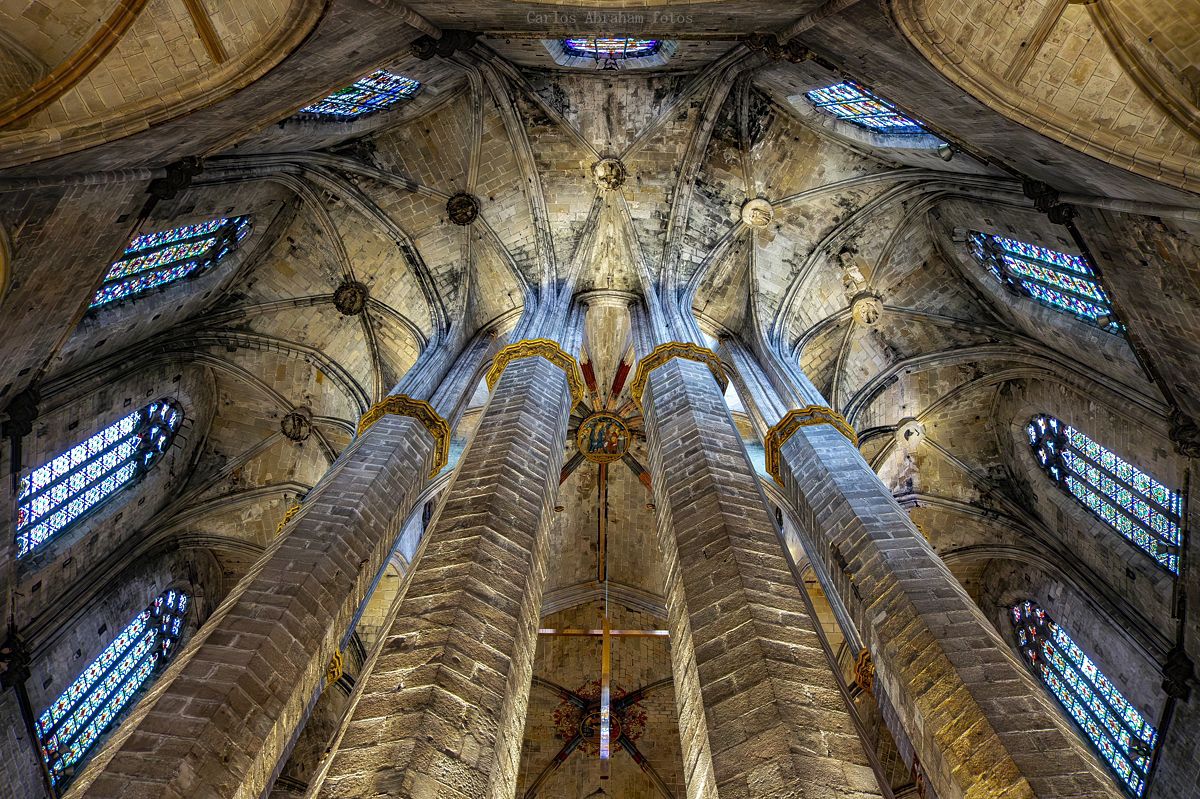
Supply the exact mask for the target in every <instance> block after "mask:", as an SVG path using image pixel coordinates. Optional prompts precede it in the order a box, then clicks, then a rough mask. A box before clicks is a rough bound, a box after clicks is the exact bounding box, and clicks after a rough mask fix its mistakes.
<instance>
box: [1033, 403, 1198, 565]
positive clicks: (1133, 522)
mask: <svg viewBox="0 0 1200 799" xmlns="http://www.w3.org/2000/svg"><path fill="white" fill-rule="evenodd" d="M1025 432H1026V433H1027V434H1028V436H1029V445H1030V446H1031V447H1033V452H1034V455H1035V456H1036V457H1037V460H1038V463H1039V464H1041V467H1042V468H1043V469H1044V470H1045V471H1046V474H1048V475H1050V477H1051V479H1053V480H1054V482H1056V483H1057V484H1058V485H1060V486H1062V487H1063V488H1064V489H1065V490H1066V491H1067V492H1068V493H1069V494H1071V496H1073V497H1075V499H1077V500H1079V502H1081V503H1082V504H1083V505H1084V506H1085V507H1086V508H1088V509H1089V510H1091V511H1092V512H1093V513H1095V514H1096V515H1097V516H1099V517H1100V518H1101V519H1103V520H1104V521H1105V522H1107V523H1108V524H1109V525H1111V526H1112V527H1113V528H1115V529H1116V530H1117V532H1119V533H1120V534H1121V535H1123V536H1125V537H1126V538H1128V539H1129V540H1130V541H1132V542H1133V543H1135V544H1137V545H1138V546H1139V547H1140V548H1141V549H1142V550H1143V551H1145V552H1146V553H1147V554H1148V555H1150V557H1152V558H1154V559H1155V560H1156V561H1158V562H1159V563H1160V564H1162V565H1163V566H1165V567H1167V568H1168V569H1170V570H1171V571H1172V572H1175V573H1178V572H1179V544H1180V530H1179V525H1180V520H1181V519H1180V517H1181V514H1182V513H1183V497H1182V496H1180V495H1179V494H1178V493H1176V492H1174V491H1172V490H1171V489H1169V488H1167V487H1166V486H1165V485H1163V484H1162V483H1160V482H1158V481H1157V480H1155V479H1154V478H1153V477H1151V476H1150V475H1148V474H1146V473H1145V472H1143V471H1142V470H1140V469H1138V468H1136V467H1135V466H1133V465H1132V464H1131V463H1129V462H1128V461H1125V460H1123V459H1121V458H1118V457H1117V456H1116V455H1114V454H1113V453H1112V452H1110V451H1109V450H1107V449H1105V448H1104V447H1102V446H1100V445H1099V444H1097V443H1096V442H1095V441H1092V440H1091V439H1090V438H1088V437H1087V436H1085V435H1084V434H1083V433H1081V432H1079V431H1078V430H1076V429H1075V428H1074V427H1071V426H1070V425H1066V424H1063V423H1062V422H1060V421H1059V420H1058V419H1055V418H1054V417H1053V416H1046V415H1045V414H1042V415H1040V416H1035V417H1034V418H1033V419H1032V420H1031V421H1030V422H1029V425H1028V426H1027V427H1026V428H1025Z"/></svg>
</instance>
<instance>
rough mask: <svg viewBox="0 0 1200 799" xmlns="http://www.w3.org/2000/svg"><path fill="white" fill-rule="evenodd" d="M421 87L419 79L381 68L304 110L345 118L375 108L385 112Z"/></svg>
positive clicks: (310, 112) (307, 106) (309, 112)
mask: <svg viewBox="0 0 1200 799" xmlns="http://www.w3.org/2000/svg"><path fill="white" fill-rule="evenodd" d="M419 88H421V84H420V83H419V82H418V81H415V80H413V79H412V78H405V77H403V76H401V75H393V74H392V73H390V72H386V71H384V70H382V69H381V70H378V71H376V72H372V73H371V74H370V75H368V76H367V77H365V78H361V79H359V80H356V81H354V83H352V84H350V85H349V86H347V87H346V88H344V89H342V90H341V91H336V92H334V93H333V94H331V95H329V96H328V97H326V98H325V99H324V100H318V101H317V102H315V103H313V104H312V105H306V106H304V108H301V109H300V112H301V113H304V114H320V115H321V116H327V117H334V118H335V119H338V120H341V121H346V120H350V119H356V118H358V117H360V116H363V115H364V114H370V113H371V112H373V111H382V110H383V109H385V108H387V107H388V106H390V105H393V104H394V103H398V102H400V101H401V100H407V99H408V98H409V97H412V96H413V95H414V94H416V93H417V89H419Z"/></svg>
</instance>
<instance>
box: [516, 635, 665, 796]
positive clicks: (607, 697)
mask: <svg viewBox="0 0 1200 799" xmlns="http://www.w3.org/2000/svg"><path fill="white" fill-rule="evenodd" d="M603 625H604V626H603V627H601V628H600V629H599V630H582V629H571V628H567V629H555V628H553V627H542V628H540V629H539V630H538V635H592V636H597V635H598V636H600V639H601V651H600V779H602V780H606V779H608V767H609V766H608V756H609V747H610V744H611V738H612V690H611V689H612V643H611V642H612V638H613V637H614V636H615V637H617V638H666V637H667V635H668V633H667V631H666V630H614V629H612V628H611V626H610V623H609V619H608V616H607V615H606V616H605V617H604V621H603Z"/></svg>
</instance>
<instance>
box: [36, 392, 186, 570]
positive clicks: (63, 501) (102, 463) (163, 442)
mask: <svg viewBox="0 0 1200 799" xmlns="http://www.w3.org/2000/svg"><path fill="white" fill-rule="evenodd" d="M182 421H183V412H182V411H180V410H179V409H178V408H177V407H176V406H175V404H174V403H172V402H170V401H168V400H160V401H159V402H152V403H150V404H149V405H147V406H146V407H145V408H142V409H141V410H138V411H134V412H133V413H130V414H127V415H125V416H123V417H122V418H120V419H118V420H117V421H115V422H113V423H112V424H110V425H109V426H108V427H106V428H104V429H103V430H101V431H100V432H99V433H96V434H95V435H93V436H91V437H90V438H88V439H87V440H86V441H84V442H83V443H82V444H77V445H76V446H74V447H72V448H71V449H69V450H67V451H66V452H64V453H63V454H61V455H59V456H58V457H57V458H55V459H54V460H52V461H50V462H49V463H46V464H44V465H42V466H39V467H38V468H36V469H34V470H33V471H32V472H30V473H29V474H28V475H26V476H25V477H22V478H21V480H20V482H19V483H18V486H17V557H21V556H23V555H27V554H29V553H30V552H32V551H33V550H34V548H36V547H37V546H38V545H39V544H42V543H44V542H46V541H48V540H50V538H51V537H52V536H54V535H55V534H57V533H59V532H61V531H62V530H63V528H65V527H66V526H67V525H69V524H70V523H71V522H73V521H75V520H76V519H78V518H79V517H80V516H82V515H83V514H85V513H87V512H88V511H90V510H91V509H93V508H95V507H97V506H98V505H99V504H100V503H101V502H103V501H104V500H106V499H108V498H109V497H111V496H113V495H114V494H115V493H116V492H117V491H118V490H119V489H121V488H122V487H124V486H126V485H128V484H129V483H130V482H131V481H133V480H134V479H136V478H137V477H138V476H139V475H142V474H144V473H145V472H146V471H147V470H148V469H150V467H151V466H153V465H154V463H155V461H156V460H157V459H158V458H159V456H161V455H162V453H164V452H166V451H167V449H168V448H169V447H170V446H171V441H172V440H173V439H174V437H175V431H176V430H178V429H179V424H180V422H182Z"/></svg>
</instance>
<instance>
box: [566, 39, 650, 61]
mask: <svg viewBox="0 0 1200 799" xmlns="http://www.w3.org/2000/svg"><path fill="white" fill-rule="evenodd" d="M658 46H659V40H658V39H587V38H584V39H563V52H565V53H566V54H567V55H572V56H575V57H577V58H594V59H596V60H597V61H610V60H614V59H621V58H643V57H644V56H648V55H654V54H655V53H656V52H658Z"/></svg>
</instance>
